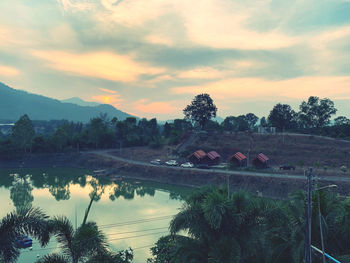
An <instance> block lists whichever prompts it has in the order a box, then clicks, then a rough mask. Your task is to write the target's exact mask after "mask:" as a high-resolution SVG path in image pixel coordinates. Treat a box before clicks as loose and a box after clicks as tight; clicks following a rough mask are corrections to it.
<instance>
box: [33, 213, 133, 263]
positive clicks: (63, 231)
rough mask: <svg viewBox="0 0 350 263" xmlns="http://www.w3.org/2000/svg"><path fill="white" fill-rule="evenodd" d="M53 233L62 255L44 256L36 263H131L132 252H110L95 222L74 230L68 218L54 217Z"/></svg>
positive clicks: (52, 222)
mask: <svg viewBox="0 0 350 263" xmlns="http://www.w3.org/2000/svg"><path fill="white" fill-rule="evenodd" d="M50 225H51V232H52V233H54V235H55V236H56V239H57V242H58V244H59V248H60V249H61V251H62V253H61V254H58V253H52V254H49V255H46V256H44V257H43V258H41V259H40V260H38V261H37V262H36V263H78V262H85V263H98V262H101V263H130V262H131V261H132V259H133V254H132V250H126V251H120V252H118V253H114V252H112V251H110V250H109V248H108V245H107V238H106V236H105V235H104V234H103V233H102V231H100V230H99V229H98V226H97V224H96V223H95V222H86V223H83V224H82V225H81V226H80V227H79V228H77V229H76V230H74V228H73V225H72V223H71V222H70V221H69V219H68V218H67V217H64V216H60V217H54V218H53V219H52V220H51V223H50Z"/></svg>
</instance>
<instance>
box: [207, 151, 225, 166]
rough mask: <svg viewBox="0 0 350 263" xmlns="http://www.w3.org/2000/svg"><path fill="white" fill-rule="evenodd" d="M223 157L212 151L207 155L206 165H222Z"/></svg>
mask: <svg viewBox="0 0 350 263" xmlns="http://www.w3.org/2000/svg"><path fill="white" fill-rule="evenodd" d="M220 159H221V156H220V154H218V153H217V152H215V151H211V152H208V153H207V156H206V158H205V163H207V164H209V165H216V164H219V163H220Z"/></svg>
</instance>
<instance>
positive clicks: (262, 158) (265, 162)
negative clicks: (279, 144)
mask: <svg viewBox="0 0 350 263" xmlns="http://www.w3.org/2000/svg"><path fill="white" fill-rule="evenodd" d="M269 162H270V159H269V158H268V157H267V156H266V155H265V154H263V153H259V154H258V155H257V156H256V157H255V158H254V159H253V165H254V166H255V167H256V168H267V167H268V166H269Z"/></svg>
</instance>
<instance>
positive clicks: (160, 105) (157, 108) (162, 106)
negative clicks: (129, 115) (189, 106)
mask: <svg viewBox="0 0 350 263" xmlns="http://www.w3.org/2000/svg"><path fill="white" fill-rule="evenodd" d="M134 109H135V110H136V111H138V112H141V113H152V114H157V115H163V114H173V113H176V112H177V111H178V110H179V109H178V108H177V107H175V106H173V103H172V102H164V101H153V102H149V101H148V100H146V99H141V100H138V101H136V102H135V103H134Z"/></svg>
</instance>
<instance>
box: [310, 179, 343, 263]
mask: <svg viewBox="0 0 350 263" xmlns="http://www.w3.org/2000/svg"><path fill="white" fill-rule="evenodd" d="M333 187H338V186H337V185H336V184H331V185H326V186H323V187H319V188H316V189H315V190H314V191H318V193H317V204H318V220H319V222H320V235H321V249H322V262H323V263H326V255H325V254H326V253H325V252H324V242H323V230H322V218H321V205H320V192H319V191H320V190H324V189H328V188H333Z"/></svg>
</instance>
